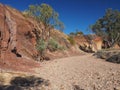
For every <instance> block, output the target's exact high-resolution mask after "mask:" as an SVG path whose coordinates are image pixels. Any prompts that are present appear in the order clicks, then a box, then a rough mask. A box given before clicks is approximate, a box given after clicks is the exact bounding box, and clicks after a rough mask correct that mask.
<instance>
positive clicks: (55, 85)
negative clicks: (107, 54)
mask: <svg viewBox="0 0 120 90" xmlns="http://www.w3.org/2000/svg"><path fill="white" fill-rule="evenodd" d="M36 72H37V73H38V76H40V77H42V78H44V79H48V80H50V83H51V85H50V86H49V89H48V90H77V89H74V87H73V86H74V85H78V86H79V87H80V88H81V89H84V90H120V65H119V64H114V63H109V62H106V61H104V60H101V59H97V58H95V57H94V56H92V54H85V55H82V56H75V57H68V58H62V59H57V60H53V61H48V62H43V63H42V67H41V68H39V69H37V70H36Z"/></svg>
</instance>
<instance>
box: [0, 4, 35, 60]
mask: <svg viewBox="0 0 120 90" xmlns="http://www.w3.org/2000/svg"><path fill="white" fill-rule="evenodd" d="M34 30H35V28H34V24H33V23H32V22H31V21H30V20H29V19H27V18H25V17H24V16H23V15H22V14H21V13H20V12H19V11H17V10H15V9H12V8H10V7H8V6H5V5H2V4H0V51H1V57H0V58H1V59H14V58H16V57H21V58H27V59H28V57H29V58H31V59H32V57H33V56H34V55H37V51H36V49H35V44H36V35H35V33H34Z"/></svg>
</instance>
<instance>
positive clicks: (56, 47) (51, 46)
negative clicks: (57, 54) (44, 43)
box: [48, 39, 64, 51]
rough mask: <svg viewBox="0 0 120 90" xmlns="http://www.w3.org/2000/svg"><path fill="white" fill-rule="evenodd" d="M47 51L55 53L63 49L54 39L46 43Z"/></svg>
mask: <svg viewBox="0 0 120 90" xmlns="http://www.w3.org/2000/svg"><path fill="white" fill-rule="evenodd" d="M48 49H49V50H50V51H56V50H64V47H63V46H61V45H59V43H58V42H57V41H56V40H55V39H50V40H49V41H48Z"/></svg>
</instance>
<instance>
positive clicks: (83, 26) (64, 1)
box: [0, 0, 120, 34]
mask: <svg viewBox="0 0 120 90" xmlns="http://www.w3.org/2000/svg"><path fill="white" fill-rule="evenodd" d="M0 3H3V4H7V5H9V6H12V7H14V8H16V9H18V10H20V11H23V10H25V9H27V8H28V6H29V5H31V4H41V3H47V4H49V5H51V6H52V7H53V8H54V9H55V11H57V12H58V13H59V15H60V17H59V18H60V19H61V21H62V22H63V23H64V24H65V29H64V32H65V33H66V34H68V33H70V32H74V31H75V30H76V29H78V30H80V31H82V32H84V33H85V34H87V33H89V32H88V31H87V28H88V27H89V25H91V24H94V23H95V22H96V20H97V19H99V18H100V17H102V16H103V15H104V14H105V10H106V9H107V8H112V9H118V10H119V11H120V0H0Z"/></svg>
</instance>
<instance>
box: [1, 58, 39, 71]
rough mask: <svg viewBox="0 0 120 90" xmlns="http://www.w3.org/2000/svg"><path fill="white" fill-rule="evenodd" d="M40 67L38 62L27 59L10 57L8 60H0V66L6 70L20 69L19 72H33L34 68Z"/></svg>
mask: <svg viewBox="0 0 120 90" xmlns="http://www.w3.org/2000/svg"><path fill="white" fill-rule="evenodd" d="M37 67H40V64H39V63H37V62H35V61H32V60H27V59H21V58H19V59H16V60H15V59H12V60H11V59H10V60H8V59H7V60H3V61H2V60H1V61H0V68H1V69H3V70H8V71H20V72H30V73H34V69H35V68H37Z"/></svg>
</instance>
